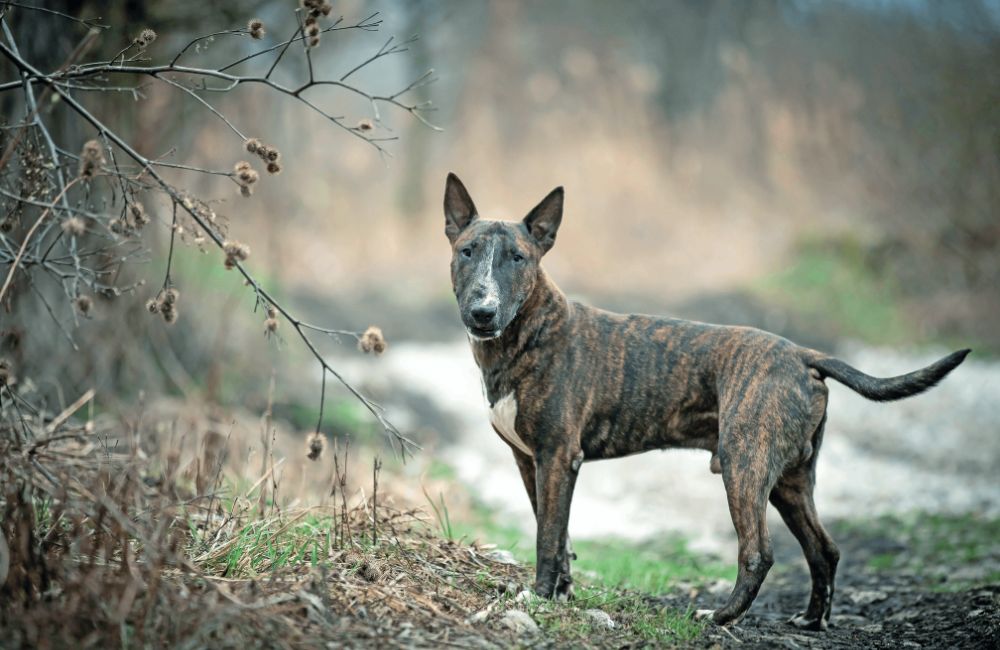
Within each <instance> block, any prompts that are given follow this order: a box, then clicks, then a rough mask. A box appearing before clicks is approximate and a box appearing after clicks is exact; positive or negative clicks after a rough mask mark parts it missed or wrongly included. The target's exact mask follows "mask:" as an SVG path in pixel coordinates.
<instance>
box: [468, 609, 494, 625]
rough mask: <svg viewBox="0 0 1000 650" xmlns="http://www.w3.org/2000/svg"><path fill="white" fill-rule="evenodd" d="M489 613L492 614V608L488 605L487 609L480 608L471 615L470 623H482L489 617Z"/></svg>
mask: <svg viewBox="0 0 1000 650" xmlns="http://www.w3.org/2000/svg"><path fill="white" fill-rule="evenodd" d="M489 615H490V609H489V608H488V607H487V608H486V609H483V610H480V611H478V612H476V613H475V614H473V615H472V616H470V617H469V624H470V625H475V624H476V623H482V622H483V621H485V620H486V619H487V617H489Z"/></svg>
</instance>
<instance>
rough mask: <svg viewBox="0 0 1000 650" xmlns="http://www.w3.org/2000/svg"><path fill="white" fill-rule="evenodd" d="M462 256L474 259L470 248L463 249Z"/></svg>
mask: <svg viewBox="0 0 1000 650" xmlns="http://www.w3.org/2000/svg"><path fill="white" fill-rule="evenodd" d="M462 256H463V257H472V249H471V248H468V247H466V248H463V249H462Z"/></svg>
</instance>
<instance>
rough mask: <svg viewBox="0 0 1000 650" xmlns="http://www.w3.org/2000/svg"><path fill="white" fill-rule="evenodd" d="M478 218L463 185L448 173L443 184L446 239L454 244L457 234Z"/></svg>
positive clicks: (456, 177)
mask: <svg viewBox="0 0 1000 650" xmlns="http://www.w3.org/2000/svg"><path fill="white" fill-rule="evenodd" d="M478 218H479V214H478V213H477V212H476V204H475V203H473V202H472V197H471V196H469V192H468V190H466V189H465V185H462V181H460V180H458V176H455V174H448V181H447V182H446V183H445V186H444V234H446V235H448V241H450V242H451V243H453V244H454V243H455V240H456V239H458V236H459V234H461V232H462V231H463V230H465V229H466V228H467V227H468V225H469V224H470V223H472V222H473V221H475V220H476V219H478Z"/></svg>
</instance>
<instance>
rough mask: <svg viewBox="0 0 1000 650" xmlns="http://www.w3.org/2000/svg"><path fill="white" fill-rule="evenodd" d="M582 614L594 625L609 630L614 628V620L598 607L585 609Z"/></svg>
mask: <svg viewBox="0 0 1000 650" xmlns="http://www.w3.org/2000/svg"><path fill="white" fill-rule="evenodd" d="M583 615H584V616H586V617H587V618H589V619H590V622H591V624H592V625H594V626H595V627H603V628H607V629H609V630H613V629H615V621H614V619H613V618H611V616H609V615H608V613H607V612H604V611H602V610H599V609H585V610H583Z"/></svg>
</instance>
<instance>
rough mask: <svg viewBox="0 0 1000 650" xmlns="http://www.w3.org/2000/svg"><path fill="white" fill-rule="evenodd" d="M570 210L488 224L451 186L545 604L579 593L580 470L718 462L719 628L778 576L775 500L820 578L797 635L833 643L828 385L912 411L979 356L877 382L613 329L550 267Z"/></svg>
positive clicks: (464, 265) (704, 343)
mask: <svg viewBox="0 0 1000 650" xmlns="http://www.w3.org/2000/svg"><path fill="white" fill-rule="evenodd" d="M562 210H563V190H562V188H561V187H560V188H557V189H555V190H553V191H552V192H551V193H550V194H549V195H548V196H547V197H545V199H543V200H542V202H541V203H540V204H538V206H537V207H535V208H534V209H533V210H532V211H531V213H529V214H528V216H527V217H525V219H524V220H523V221H522V222H520V223H508V222H501V221H489V220H485V219H480V218H479V215H478V213H477V211H476V207H475V205H474V204H473V202H472V199H471V198H470V197H469V193H468V192H467V191H466V189H465V187H464V186H463V185H462V183H461V181H459V179H458V178H457V177H456V176H455V175H454V174H450V175H449V176H448V181H447V187H446V189H445V197H444V212H445V233H446V234H447V236H448V239H449V240H450V241H451V246H452V261H451V278H452V283H453V285H454V290H455V296H456V297H457V298H458V305H459V310H460V312H461V316H462V321H463V323H464V324H465V326H466V328H467V329H468V332H469V337H470V340H471V342H472V352H473V355H474V356H475V359H476V363H477V364H479V368H480V370H481V371H482V376H483V382H484V384H485V388H486V395H487V398H488V399H489V402H490V411H491V412H490V416H491V417H490V419H491V421H492V423H493V427H494V429H495V430H496V431H497V433H498V434H500V436H502V437H503V439H504V440H506V441H507V443H508V444H509V445H510V447H511V450H512V451H513V452H514V459H515V460H516V461H517V465H518V468H520V470H521V477H522V479H523V480H524V486H525V488H527V491H528V497H529V498H530V499H531V505H532V508H533V509H534V511H535V518H536V521H537V525H538V535H537V549H536V551H537V555H536V561H537V572H536V578H535V591H536V592H537V593H538V594H539V595H541V596H544V597H553V596H569V595H570V593H571V585H572V579H571V578H570V559H571V557H572V556H573V554H572V551H571V550H570V548H569V538H568V534H567V522H568V520H569V509H570V500H571V499H572V496H573V486H574V484H575V483H576V477H577V474H578V472H579V470H580V465H581V463H582V462H583V461H588V460H598V459H601V458H618V457H621V456H626V455H628V454H635V453H638V452H643V451H648V450H651V449H663V448H666V447H694V448H699V449H707V450H708V451H710V452H711V453H712V459H711V463H710V467H711V470H712V471H713V472H715V473H718V474H722V479H723V482H724V484H725V488H726V495H727V498H728V500H729V511H730V514H731V515H732V518H733V525H734V526H735V528H736V533H737V536H738V538H739V573H738V577H737V580H736V586H735V588H734V589H733V592H732V594H731V595H730V596H729V600H728V601H727V602H726V604H725V605H723V606H722V608H720V609H718V610H715V612H714V613H713V620H714V621H715V622H716V623H719V624H722V625H725V624H729V623H733V622H736V621H738V620H739V619H741V618H742V617H743V615H744V614H745V613H746V611H747V609H748V608H749V607H750V604H751V603H752V602H753V600H754V598H755V597H756V595H757V591H758V590H759V589H760V586H761V583H762V582H763V581H764V577H765V576H766V575H767V572H768V569H770V567H771V564H772V563H773V559H772V553H771V543H770V539H769V535H768V530H767V522H766V519H765V516H766V506H767V502H768V500H770V501H771V503H772V504H774V506H775V507H776V508H777V509H778V512H780V513H781V517H782V519H784V520H785V523H786V524H787V526H788V528H789V529H790V530H791V531H792V533H793V534H794V535H795V537H796V538H798V541H799V543H800V544H801V545H802V550H803V552H804V553H805V557H806V561H807V562H808V564H809V571H810V574H811V576H812V594H811V596H810V599H809V605H808V606H807V608H806V610H805V612H803V613H801V614H798V615H796V616H795V617H793V619H792V622H793V623H795V624H796V625H798V626H801V627H806V628H810V629H823V628H825V627H826V624H827V622H828V621H829V619H830V603H831V600H832V596H833V584H834V574H835V572H836V569H837V562H838V560H839V558H840V553H839V552H838V550H837V546H836V545H835V544H834V543H833V540H832V539H830V536H829V535H828V534H827V532H826V530H824V529H823V525H822V524H821V523H820V521H819V517H818V516H817V514H816V507H815V505H814V503H813V485H814V484H815V480H816V455H817V452H818V451H819V447H820V443H821V442H822V440H823V425H824V423H825V422H826V403H827V387H826V384H825V383H824V380H825V379H826V378H827V377H830V378H832V379H835V380H837V381H839V382H841V383H843V384H845V385H847V386H849V387H850V388H851V389H853V390H854V391H856V392H858V393H860V394H861V395H863V396H865V397H867V398H869V399H873V400H880V401H885V400H895V399H900V398H903V397H909V396H910V395H916V394H917V393H920V392H922V391H924V390H927V389H928V388H930V387H931V386H933V385H934V384H936V383H937V382H938V381H940V380H941V379H942V378H943V377H944V376H945V375H947V374H948V373H949V372H950V371H951V370H952V369H953V368H955V367H956V366H957V365H958V364H960V363H961V362H962V360H963V359H964V358H965V356H966V354H968V352H969V350H961V351H959V352H955V353H953V354H950V355H948V356H947V357H945V358H943V359H941V360H940V361H938V362H936V363H934V364H932V365H930V366H928V367H926V368H923V369H922V370H917V371H916V372H912V373H910V374H907V375H902V376H899V377H893V378H889V379H878V378H875V377H871V376H869V375H866V374H864V373H862V372H861V371H859V370H856V369H855V368H852V367H851V366H849V365H847V364H846V363H844V362H843V361H839V360H837V359H834V358H832V357H829V356H827V355H825V354H823V353H821V352H817V351H815V350H810V349H808V348H803V347H800V346H798V345H796V344H794V343H792V342H791V341H788V340H786V339H784V338H781V337H780V336H777V335H775V334H770V333H768V332H764V331H761V330H758V329H753V328H750V327H725V326H720V325H709V324H705V323H698V322H692V321H685V320H677V319H672V318H658V317H655V316H642V315H621V314H613V313H610V312H607V311H602V310H600V309H595V308H593V307H588V306H586V305H582V304H580V303H577V302H573V301H570V300H567V299H566V296H565V295H563V293H562V292H561V291H560V290H559V288H558V287H556V285H555V284H554V283H553V282H552V281H551V280H550V279H549V277H548V276H547V275H546V274H545V272H544V271H543V270H542V268H541V267H540V266H539V261H540V260H541V258H542V256H543V255H544V254H545V253H546V252H548V250H549V249H551V248H552V245H553V244H554V243H555V239H556V231H557V230H558V228H559V223H560V221H561V219H562Z"/></svg>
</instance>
